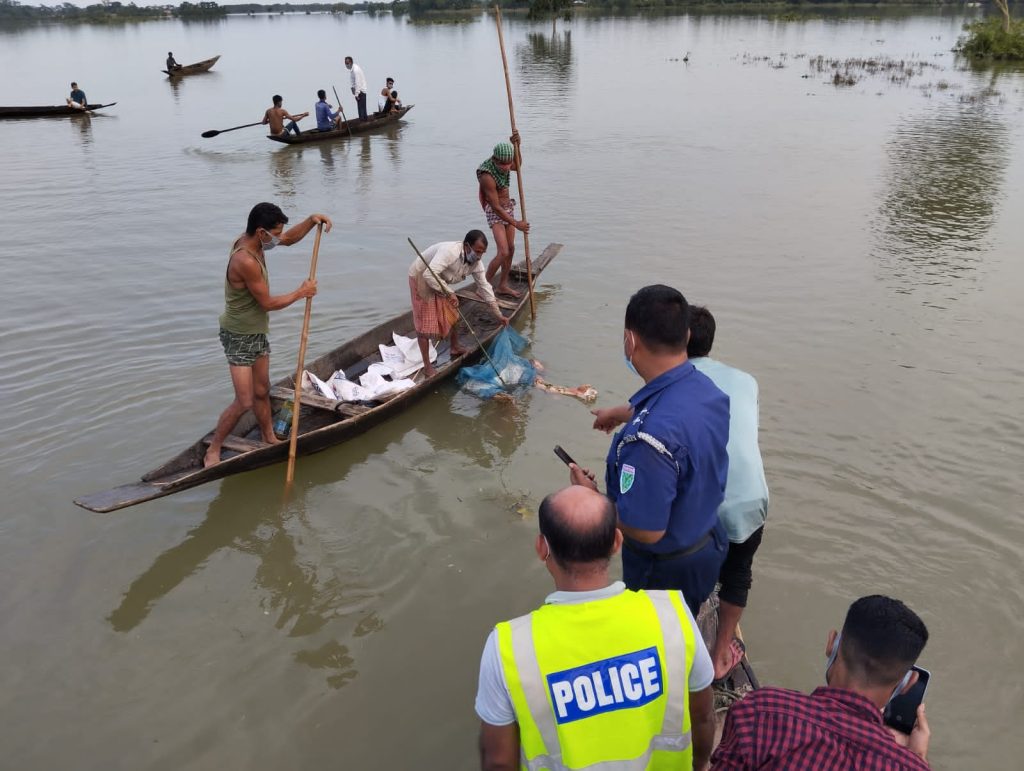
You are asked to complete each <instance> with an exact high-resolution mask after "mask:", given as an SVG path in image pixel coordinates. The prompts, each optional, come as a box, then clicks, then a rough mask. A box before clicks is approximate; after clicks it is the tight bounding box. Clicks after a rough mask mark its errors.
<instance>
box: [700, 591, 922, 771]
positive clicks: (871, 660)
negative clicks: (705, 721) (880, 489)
mask: <svg viewBox="0 0 1024 771" xmlns="http://www.w3.org/2000/svg"><path fill="white" fill-rule="evenodd" d="M927 642H928V629H927V628H926V627H925V625H924V622H923V621H921V619H920V618H918V616H917V614H915V613H914V612H913V611H912V610H910V608H908V607H907V606H906V605H904V604H903V603H902V602H900V601H899V600H893V599H890V598H889V597H882V596H881V595H873V596H871V597H861V598H860V599H859V600H857V601H856V602H854V603H853V605H851V606H850V609H849V611H847V613H846V622H845V623H844V624H843V629H842V631H840V632H837V631H836V630H835V629H833V630H832V631H831V632H829V633H828V638H827V640H826V642H825V656H826V657H827V658H826V662H825V683H826V685H825V686H823V687H821V688H817V689H816V690H815V691H814V693H812V694H811V695H810V696H806V695H804V694H802V693H800V692H799V691H790V690H787V689H785V688H760V689H758V690H756V691H753V692H752V693H749V694H747V696H745V697H744V698H742V699H740V700H739V701H737V702H736V703H735V704H733V705H732V707H731V708H730V709H729V714H728V715H727V716H726V718H725V726H724V729H723V731H722V742H721V744H719V745H718V749H716V750H715V753H714V755H713V756H712V758H711V768H712V769H714V770H715V771H747V769H751V770H752V769H766V770H768V771H770V770H771V769H777V770H779V771H781V769H787V770H788V771H804V769H806V771H848V769H887V771H926V769H928V768H929V765H928V742H929V740H930V738H931V731H930V730H929V728H928V719H927V717H926V716H925V709H924V704H921V706H920V707H919V708H918V710H917V722H916V723H915V725H914V729H913V731H912V732H911V734H910V735H909V736H907V735H906V734H903V733H900V732H898V731H896V730H894V729H892V728H888V727H887V726H886V725H885V724H884V723H883V722H882V712H883V710H884V709H885V706H886V704H887V703H888V702H889V701H890V699H892V697H894V696H895V695H896V694H898V693H902V692H904V691H906V690H907V689H909V688H911V687H912V686H913V685H914V683H915V682H917V677H918V675H917V672H915V671H914V670H912V669H911V666H913V664H914V663H915V662H916V661H917V657H918V656H920V655H921V651H922V650H924V646H925V644H926V643H927Z"/></svg>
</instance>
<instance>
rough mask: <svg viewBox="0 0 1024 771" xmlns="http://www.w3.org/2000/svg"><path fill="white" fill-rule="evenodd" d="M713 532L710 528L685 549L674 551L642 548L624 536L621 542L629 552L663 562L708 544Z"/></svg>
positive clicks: (683, 555) (684, 555) (687, 555)
mask: <svg viewBox="0 0 1024 771" xmlns="http://www.w3.org/2000/svg"><path fill="white" fill-rule="evenodd" d="M714 532H715V529H714V528H711V529H710V530H708V531H707V532H706V533H704V535H703V536H701V537H700V538H698V539H697V540H696V541H695V542H694V543H693V544H692V545H690V546H687V547H686V548H685V549H677V550H676V551H669V552H653V551H648V550H647V549H644V548H642V547H640V546H639V545H637V543H636V541H634V540H633V539H631V538H626V539H625V540H624V541H623V543H624V544H625V546H626V548H627V549H629V550H630V551H631V552H635V553H637V554H642V555H644V556H645V557H649V558H650V559H652V560H654V561H655V562H664V561H665V560H672V559H678V558H679V557H689V556H690V555H691V554H696V553H697V552H699V551H700V550H701V549H703V548H704V547H705V546H707V545H708V541H710V540H711V536H712V535H713V534H714Z"/></svg>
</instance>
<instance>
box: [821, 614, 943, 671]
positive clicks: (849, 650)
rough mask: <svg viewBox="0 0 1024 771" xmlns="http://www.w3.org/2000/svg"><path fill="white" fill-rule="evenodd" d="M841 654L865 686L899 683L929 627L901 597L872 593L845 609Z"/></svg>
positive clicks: (914, 658) (924, 641)
mask: <svg viewBox="0 0 1024 771" xmlns="http://www.w3.org/2000/svg"><path fill="white" fill-rule="evenodd" d="M842 635H843V636H842V640H841V641H840V643H839V653H840V655H841V656H842V657H843V663H844V664H845V665H846V668H847V669H848V670H849V671H850V674H851V675H852V676H853V677H855V678H857V679H858V680H860V681H862V682H863V683H865V684H866V685H872V686H889V685H892V684H893V683H896V682H898V681H899V680H900V679H901V678H902V677H903V675H904V674H906V672H907V670H908V669H910V667H911V666H913V664H914V662H915V661H917V657H918V656H920V655H921V651H923V650H924V646H925V644H926V643H927V642H928V629H927V628H926V627H925V625H924V622H923V621H922V620H921V619H920V618H919V617H918V615H917V614H916V613H914V611H912V610H911V609H910V608H908V607H907V606H906V605H904V604H903V603H902V602H900V601H899V600H894V599H892V598H891V597H883V596H882V595H880V594H873V595H871V596H869V597H861V598H860V599H859V600H857V601H856V602H854V603H853V604H852V605H851V606H850V609H849V610H848V611H847V612H846V621H844V622H843V633H842Z"/></svg>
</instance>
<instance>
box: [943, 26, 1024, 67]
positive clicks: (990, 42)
mask: <svg viewBox="0 0 1024 771" xmlns="http://www.w3.org/2000/svg"><path fill="white" fill-rule="evenodd" d="M1009 26H1010V29H1009V30H1007V29H1006V23H1005V22H1004V21H1003V20H1002V19H983V20H981V21H972V22H971V23H970V24H967V25H965V26H964V30H966V32H967V34H966V35H964V36H963V37H961V38H960V40H959V41H958V42H957V44H956V49H955V50H956V52H957V53H959V54H963V55H964V56H970V57H972V58H976V59H1005V60H1011V61H1013V60H1015V61H1024V21H1021V20H1014V21H1011V22H1010V25H1009Z"/></svg>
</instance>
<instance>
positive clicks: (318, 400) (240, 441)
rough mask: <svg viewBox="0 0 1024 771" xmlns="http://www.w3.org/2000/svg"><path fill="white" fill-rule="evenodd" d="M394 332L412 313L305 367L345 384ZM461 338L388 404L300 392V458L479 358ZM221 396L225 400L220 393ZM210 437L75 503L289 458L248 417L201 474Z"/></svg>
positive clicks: (479, 323) (481, 310) (406, 326)
mask: <svg viewBox="0 0 1024 771" xmlns="http://www.w3.org/2000/svg"><path fill="white" fill-rule="evenodd" d="M561 248H562V245H561V244H551V245H549V246H548V247H547V248H546V249H545V250H544V252H543V253H542V254H541V255H540V257H538V258H537V259H536V260H534V262H533V273H534V277H535V278H536V277H537V276H539V275H540V274H541V272H543V270H544V269H545V268H546V267H547V266H548V265H549V264H550V263H551V261H552V260H553V259H554V258H555V257H556V256H557V255H558V252H559V251H560V250H561ZM510 283H511V284H512V285H513V286H514V287H515V288H517V289H519V290H521V291H522V292H523V296H522V297H521V298H520V299H519V300H516V301H512V300H505V299H501V298H499V300H498V304H499V305H500V306H501V307H502V312H503V313H504V314H505V315H506V316H508V317H509V318H512V319H514V318H515V317H516V316H518V315H519V314H520V313H521V312H522V310H523V308H524V307H525V306H526V305H528V304H529V300H528V299H527V292H526V270H525V268H524V267H523V266H522V265H517V266H516V267H515V268H513V275H512V280H511V282H510ZM467 286H469V285H467ZM458 292H459V296H460V297H461V298H463V300H464V301H463V302H462V303H461V308H462V312H463V314H464V315H465V316H466V318H467V319H468V321H469V323H471V324H472V325H473V329H474V330H475V331H476V333H477V335H478V336H479V338H480V340H481V342H482V343H483V344H484V345H487V344H488V342H489V341H490V340H491V339H492V338H493V337H494V336H495V335H496V334H497V333H498V328H499V325H498V323H497V322H496V321H495V320H494V317H493V316H492V315H491V311H490V309H489V308H488V307H487V306H486V305H485V304H484V303H483V302H481V301H480V300H479V299H478V298H477V297H476V295H475V294H472V293H471V292H470V291H469V290H468V288H461V289H459V290H458ZM392 332H396V333H398V334H400V335H415V329H414V327H413V322H412V311H411V310H410V311H407V312H406V313H402V314H399V315H398V316H395V317H394V318H392V319H390V320H388V321H385V322H384V323H383V324H380V325H379V326H377V327H376V328H374V329H371V330H370V331H369V332H366V333H365V334H363V335H360V336H359V337H357V338H355V339H354V340H350V341H349V342H347V343H344V344H343V345H341V346H339V347H338V348H335V349H334V350H333V351H330V352H329V353H327V354H325V355H323V356H321V357H320V358H319V359H317V360H316V361H314V362H312V363H310V364H307V365H306V369H307V370H309V371H310V372H312V373H313V374H315V375H316V376H317V377H319V378H321V379H323V380H326V379H328V378H330V377H331V375H332V374H333V373H334V372H336V371H337V370H339V369H344V370H345V374H346V375H347V376H348V377H349V378H350V379H356V378H358V377H359V376H360V375H361V374H363V373H364V372H366V370H367V369H368V368H369V366H370V365H371V364H373V363H375V362H379V361H380V360H381V356H380V349H379V348H378V346H379V345H380V344H382V343H383V344H385V345H391V344H392V342H393V341H392V337H391V334H392ZM462 335H463V337H462V343H463V346H464V347H466V348H467V349H468V353H466V354H465V355H463V356H460V357H458V358H457V359H456V360H455V361H452V360H451V359H450V357H449V355H448V349H447V346H439V350H438V358H437V362H436V363H435V368H436V373H435V374H434V375H433V377H430V378H428V379H426V380H423V381H420V382H418V383H417V385H416V386H415V387H414V388H410V389H409V390H407V391H402V392H401V393H399V394H397V395H395V396H393V397H391V398H390V399H387V400H382V401H379V402H372V403H368V404H355V403H350V402H337V401H332V400H329V399H325V398H324V397H322V396H312V395H309V394H307V393H305V392H303V393H302V397H301V412H300V414H299V438H298V450H297V451H298V454H299V455H308V454H310V453H314V452H318V451H320V450H324V449H326V448H328V447H332V446H334V445H336V444H340V443H342V442H344V441H347V440H348V439H351V438H352V437H354V436H356V435H358V434H361V433H363V432H364V431H366V430H367V429H369V428H371V427H372V426H374V425H376V424H378V423H380V422H381V421H383V420H386V419H387V418H389V417H391V416H392V415H395V414H396V413H399V412H401V411H402V410H405V409H407V408H408V407H409V406H410V405H411V404H413V403H414V402H415V401H417V400H418V399H420V398H421V397H422V396H424V395H426V394H427V393H429V392H430V391H432V390H433V389H434V388H435V387H436V386H437V385H438V384H439V383H440V382H442V381H444V380H447V379H448V378H450V377H452V376H453V375H455V373H456V372H457V371H458V370H459V369H460V368H461V367H462V366H463V365H466V364H471V363H473V362H475V361H476V360H477V359H479V358H481V352H480V347H479V346H478V345H477V344H476V342H475V341H473V340H472V339H469V340H467V339H466V338H467V337H470V338H471V335H469V334H468V333H467V332H465V331H464V332H463V333H462ZM293 379H294V376H289V377H287V378H284V379H283V380H279V381H277V383H275V384H274V385H273V387H272V388H271V391H270V396H271V408H272V409H273V410H274V411H275V412H276V410H277V409H278V408H279V407H280V406H281V405H282V404H283V403H284V402H285V401H287V400H289V399H292V398H293V397H294V391H293V390H292V389H293ZM226 397H227V394H225V398H226ZM211 436H212V433H211V434H207V435H206V436H204V437H201V438H200V439H199V440H198V441H197V442H195V443H194V444H192V445H191V446H190V447H188V448H187V449H186V450H184V451H183V452H181V453H179V454H178V455H176V456H175V457H173V458H171V459H170V460H169V461H167V462H166V463H164V464H163V465H161V466H158V467H157V468H155V469H153V470H152V471H150V472H149V473H147V474H145V475H143V477H142V478H141V479H140V480H139V481H138V482H135V483H134V484H129V485H124V486H123V487H115V488H113V489H111V490H105V491H103V492H99V493H94V494H91V495H86V496H83V497H81V498H78V499H76V500H75V503H77V504H78V505H79V506H81V507H83V508H86V509H89V510H90V511H97V512H107V511H114V510H116V509H122V508H124V507H126V506H133V505H135V504H136V503H142V502H143V501H149V500H153V499H154V498H160V497H162V496H164V495H171V494H172V493H177V492H181V491H182V490H187V489H189V488H191V487H196V486H198V485H201V484H205V483H206V482H212V481H213V480H215V479H222V478H223V477H226V476H230V475H232V474H238V473H241V472H243V471H250V470H252V469H256V468H260V467H261V466H268V465H271V464H273V463H280V462H281V461H284V460H286V459H287V457H288V443H287V442H284V443H281V444H265V443H264V442H262V441H261V440H260V433H259V428H258V426H257V425H256V419H255V418H254V417H253V415H252V413H251V412H250V413H246V414H245V415H244V416H243V417H242V419H241V420H240V421H239V423H238V425H237V426H236V427H235V430H234V431H233V432H232V433H231V435H229V436H228V438H227V440H226V441H225V442H224V445H223V450H222V452H221V462H220V463H218V464H216V465H215V466H211V467H210V468H203V456H204V455H205V454H206V448H207V446H208V444H209V441H210V437H211ZM282 479H283V476H282Z"/></svg>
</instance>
